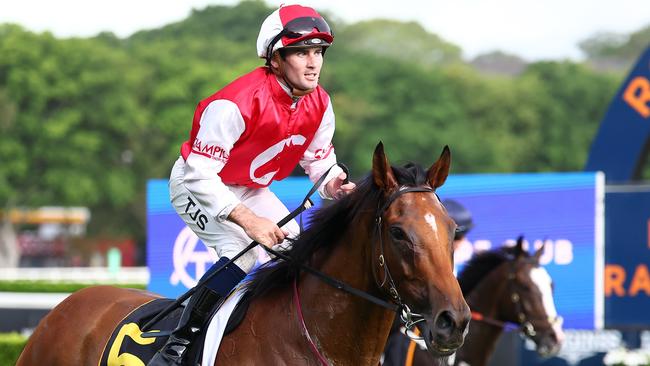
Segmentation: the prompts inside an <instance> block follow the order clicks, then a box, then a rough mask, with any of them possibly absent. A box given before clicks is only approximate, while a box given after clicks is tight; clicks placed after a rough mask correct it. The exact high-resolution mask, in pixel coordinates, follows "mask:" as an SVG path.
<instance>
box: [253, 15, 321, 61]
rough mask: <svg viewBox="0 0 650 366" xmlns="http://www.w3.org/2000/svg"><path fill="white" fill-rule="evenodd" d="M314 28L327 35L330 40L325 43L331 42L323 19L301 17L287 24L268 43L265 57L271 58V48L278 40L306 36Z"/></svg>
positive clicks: (312, 31)
mask: <svg viewBox="0 0 650 366" xmlns="http://www.w3.org/2000/svg"><path fill="white" fill-rule="evenodd" d="M314 28H315V29H316V30H317V31H318V33H325V34H327V35H329V38H330V39H326V40H325V41H327V42H328V43H329V42H332V39H331V38H332V30H331V29H330V26H329V25H328V24H327V22H326V21H325V19H323V18H317V17H301V18H296V19H293V20H292V21H290V22H288V23H287V24H286V25H285V26H284V28H283V29H282V31H281V32H280V33H278V35H276V36H275V37H274V38H273V39H272V40H271V42H269V45H268V47H267V49H266V56H267V57H271V53H272V51H273V46H274V45H275V44H276V43H277V42H278V41H279V40H280V39H282V37H287V38H291V39H297V38H301V37H304V36H306V35H309V34H312V33H314ZM314 45H317V43H314Z"/></svg>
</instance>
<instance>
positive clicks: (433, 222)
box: [424, 212, 438, 237]
mask: <svg viewBox="0 0 650 366" xmlns="http://www.w3.org/2000/svg"><path fill="white" fill-rule="evenodd" d="M424 220H425V221H426V222H427V224H429V226H431V230H433V233H434V234H435V235H436V237H437V236H438V225H437V223H436V217H435V216H434V215H433V214H432V213H430V212H427V214H426V215H424Z"/></svg>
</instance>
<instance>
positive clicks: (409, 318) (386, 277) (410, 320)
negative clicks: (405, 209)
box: [372, 186, 438, 340]
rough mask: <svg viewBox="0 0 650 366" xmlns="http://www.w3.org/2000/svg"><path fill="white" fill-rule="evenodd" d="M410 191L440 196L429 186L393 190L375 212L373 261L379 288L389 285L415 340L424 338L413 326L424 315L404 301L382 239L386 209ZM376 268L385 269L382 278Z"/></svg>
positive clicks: (407, 332)
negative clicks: (398, 289)
mask: <svg viewBox="0 0 650 366" xmlns="http://www.w3.org/2000/svg"><path fill="white" fill-rule="evenodd" d="M409 192H426V193H433V194H435V195H436V197H438V195H437V194H436V193H435V191H434V190H433V189H432V188H429V187H406V186H402V187H400V188H399V189H398V190H396V191H395V192H393V193H392V194H391V195H390V196H388V198H387V199H386V201H385V202H384V204H383V205H382V206H379V205H378V207H377V212H376V214H375V232H374V235H375V236H376V237H377V240H373V251H372V252H373V257H372V263H373V271H372V274H373V277H374V279H375V284H376V285H377V287H378V288H380V289H384V287H385V286H386V285H388V295H389V296H390V297H391V299H392V300H393V301H394V302H395V303H396V304H397V306H398V308H399V317H400V320H401V321H402V323H404V327H405V328H406V331H405V333H406V335H407V336H408V337H409V338H411V339H413V340H422V339H423V337H420V336H418V335H417V334H416V333H415V332H413V328H414V327H415V325H416V324H418V323H420V322H423V321H425V318H424V315H422V314H419V313H414V312H412V311H411V309H410V308H409V306H408V305H406V304H405V303H404V302H403V301H402V297H401V296H400V295H399V292H398V291H397V286H396V285H395V281H394V280H393V276H392V275H391V274H390V269H389V268H388V264H387V263H386V258H385V256H384V241H383V239H382V235H381V233H382V224H383V220H382V217H383V215H384V213H385V212H386V210H388V208H389V207H390V205H391V204H392V203H393V202H394V201H395V200H396V199H397V198H398V197H399V196H401V195H403V194H405V193H409ZM377 245H378V246H379V247H378V249H379V251H378V252H379V255H378V256H377V257H375V256H374V253H377ZM375 268H379V271H380V272H381V271H382V270H383V278H382V279H381V280H380V279H379V278H378V274H377V271H375Z"/></svg>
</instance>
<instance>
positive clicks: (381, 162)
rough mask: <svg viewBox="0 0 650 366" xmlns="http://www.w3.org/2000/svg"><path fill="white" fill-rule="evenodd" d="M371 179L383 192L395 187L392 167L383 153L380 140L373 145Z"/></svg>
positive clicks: (395, 181)
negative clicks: (375, 145)
mask: <svg viewBox="0 0 650 366" xmlns="http://www.w3.org/2000/svg"><path fill="white" fill-rule="evenodd" d="M372 179H373V181H374V182H375V184H376V185H377V186H378V187H379V188H380V189H381V190H383V191H384V192H390V191H392V190H393V189H394V188H395V187H397V180H396V179H395V175H394V174H393V168H391V166H390V163H389V162H388V158H387V157H386V154H384V144H382V143H381V141H380V142H379V143H378V144H377V147H375V153H374V154H373V156H372Z"/></svg>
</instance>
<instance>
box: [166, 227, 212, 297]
mask: <svg viewBox="0 0 650 366" xmlns="http://www.w3.org/2000/svg"><path fill="white" fill-rule="evenodd" d="M198 242H199V237H198V236H196V234H194V232H193V231H192V230H191V229H190V228H189V227H187V226H185V227H183V230H181V231H180V233H178V236H177V237H176V240H175V241H174V251H173V256H172V258H173V262H174V272H173V273H172V275H171V277H170V279H169V281H170V283H171V284H172V285H174V286H176V285H178V283H179V282H181V283H182V284H183V285H184V286H185V287H187V288H192V287H194V286H195V285H196V283H197V282H198V279H199V278H201V276H203V274H204V273H205V271H206V267H209V266H211V265H212V264H213V263H214V262H216V261H217V260H218V259H219V258H218V257H217V254H216V253H215V252H214V250H212V249H209V248H208V249H207V251H195V249H196V247H197V244H198ZM191 263H194V273H193V274H189V273H187V265H188V264H191Z"/></svg>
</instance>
